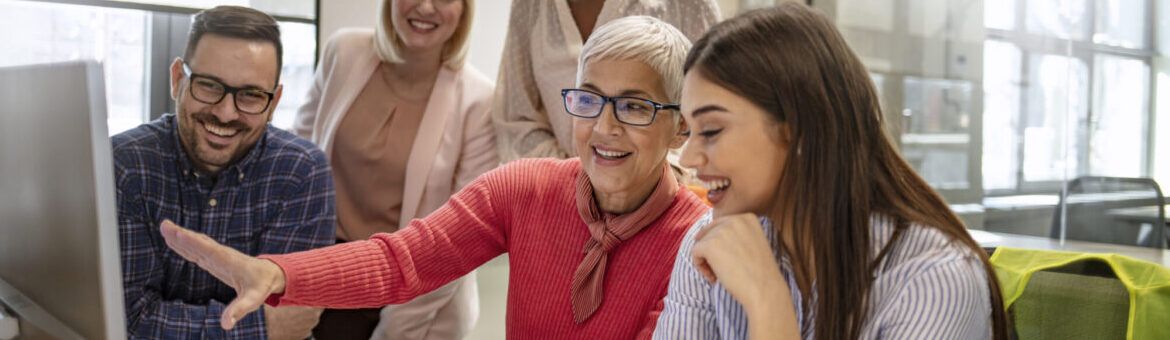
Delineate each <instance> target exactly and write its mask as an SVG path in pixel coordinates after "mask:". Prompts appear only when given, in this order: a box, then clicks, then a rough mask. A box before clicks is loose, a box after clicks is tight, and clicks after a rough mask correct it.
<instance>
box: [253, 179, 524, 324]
mask: <svg viewBox="0 0 1170 340" xmlns="http://www.w3.org/2000/svg"><path fill="white" fill-rule="evenodd" d="M505 172H507V171H506V169H498V170H495V171H492V172H489V173H487V174H485V175H484V176H482V177H480V178H479V179H477V180H475V181H473V182H472V183H471V184H469V185H468V186H467V187H465V188H463V190H460V191H459V192H458V193H456V194H455V195H454V196H452V198H451V199H450V200H449V201H447V203H446V204H444V205H443V206H442V207H440V208H439V209H438V210H436V211H435V212H434V213H432V214H431V215H429V216H427V217H424V218H422V219H416V220H414V221H411V223H410V225H409V226H407V227H406V228H404V229H402V230H399V231H397V232H395V233H393V234H385V233H379V234H375V235H374V236H372V237H370V239H368V240H365V241H358V242H349V243H343V244H339V245H335V246H331V247H327V248H320V249H316V250H310V251H305V252H299V253H293V254H287V255H264V256H261V258H266V259H268V260H271V261H273V262H275V263H276V264H277V265H279V266H280V267H281V269H282V270H283V271H284V274H285V291H284V293H283V294H282V295H273V296H271V297H270V298H269V300H268V303H269V304H272V305H274V306H282V305H304V306H318V307H330V308H363V307H380V306H384V305H388V304H400V303H404V302H407V301H410V300H411V299H413V298H414V297H416V296H419V295H422V294H425V293H427V292H430V291H431V290H434V289H436V288H438V287H439V286H442V285H444V284H446V283H448V282H450V281H452V280H454V279H457V278H459V277H461V276H463V275H465V274H467V273H468V272H471V271H472V270H474V269H475V268H477V267H479V266H480V265H481V264H483V263H484V262H487V261H488V260H490V259H492V258H494V257H496V256H498V255H500V254H502V253H504V252H506V251H507V249H508V241H507V239H508V228H509V226H508V214H507V207H498V206H494V205H493V202H512V203H516V202H519V201H517V200H516V198H515V197H516V195H508V194H507V192H508V191H515V190H509V189H516V185H523V182H518V181H513V183H503V182H502V181H503V180H506V179H513V178H519V177H520V176H507V174H506V173H505ZM508 184H513V185H512V186H511V187H509V186H508Z"/></svg>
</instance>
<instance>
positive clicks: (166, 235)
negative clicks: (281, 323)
mask: <svg viewBox="0 0 1170 340" xmlns="http://www.w3.org/2000/svg"><path fill="white" fill-rule="evenodd" d="M159 231H160V232H161V233H162V236H163V239H165V240H166V242H167V246H168V247H170V248H171V249H172V250H174V251H175V252H176V253H178V254H179V255H180V256H182V257H183V258H185V259H187V260H188V261H191V262H194V263H195V264H197V265H199V267H200V268H203V269H204V270H206V271H208V272H209V273H211V275H213V276H215V277H216V278H218V279H219V280H220V281H223V282H224V283H225V284H227V285H228V286H231V287H232V288H233V289H235V290H236V299H235V300H232V302H231V303H230V304H228V306H227V308H224V310H223V315H222V317H221V318H220V326H221V327H223V329H232V327H235V325H236V322H238V321H239V320H240V319H242V318H244V316H245V315H247V314H248V313H251V312H253V311H255V310H256V309H259V308H260V306H262V305H263V304H264V300H265V299H267V298H268V295H270V294H274V293H281V292H284V271H283V270H281V269H280V266H277V265H276V263H273V262H272V261H268V260H263V259H258V258H255V257H252V256H248V255H246V254H244V253H241V252H239V251H237V250H235V249H232V248H230V247H227V246H224V245H222V244H219V243H218V242H216V241H215V240H213V239H211V238H210V237H208V236H207V235H204V234H200V233H197V232H194V231H190V230H187V229H184V228H183V227H180V226H178V225H175V223H173V222H171V221H170V220H166V221H163V222H162V224H161V225H160V226H159Z"/></svg>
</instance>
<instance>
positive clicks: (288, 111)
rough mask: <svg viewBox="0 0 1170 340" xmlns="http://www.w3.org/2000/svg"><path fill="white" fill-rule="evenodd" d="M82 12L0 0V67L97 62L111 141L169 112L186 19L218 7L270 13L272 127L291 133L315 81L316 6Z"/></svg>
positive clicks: (257, 2)
mask: <svg viewBox="0 0 1170 340" xmlns="http://www.w3.org/2000/svg"><path fill="white" fill-rule="evenodd" d="M94 3H99V4H101V5H100V6H97V5H95V6H84V5H75V4H67V3H58V2H54V1H12V0H0V46H5V49H4V52H3V53H0V66H13V65H23V64H35V63H48V62H60V61H68V60H77V59H93V60H97V61H99V62H102V64H103V66H104V71H105V72H104V73H105V77H106V96H107V98H106V102H107V105H108V106H107V116H108V124H109V131H110V134H111V135H113V134H117V133H121V132H123V131H126V130H128V129H131V128H133V127H135V126H138V125H139V124H142V123H144V122H147V121H149V120H151V119H153V118H156V117H158V116H160V115H162V114H163V113H166V112H173V110H174V106H173V103H172V100H171V99H170V93H169V91H168V90H166V88H167V87H168V86H169V84H168V81H169V77H170V74H169V72H168V71H169V68H168V67H169V65H170V61H171V60H173V58H175V57H177V56H178V55H179V54H181V53H182V50H183V48H185V45H186V33H185V32H186V30H187V29H188V27H189V25H190V14H191V13H194V12H196V11H198V10H200V9H203V8H209V7H213V6H216V5H221V4H231V5H243V6H252V7H254V8H258V9H260V10H263V11H266V12H268V13H272V14H274V15H275V16H276V18H277V20H279V22H280V26H281V39H282V42H283V44H284V63H283V64H284V66H283V69H282V70H281V82H282V83H283V84H284V95H283V97H282V99H281V101H280V104H279V105H278V106H277V107H276V109H275V112H274V113H273V119H272V125H273V126H276V127H279V128H290V127H292V123H293V119H294V117H295V115H296V110H297V109H299V108H300V106H301V104H303V103H304V102H305V95H306V94H307V93H308V90H309V86H310V85H311V84H312V81H313V65H314V63H315V60H316V50H317V32H316V31H317V25H316V21H315V19H313V16H314V12H315V11H316V8H315V6H316V1H313V0H297V1H266V0H252V1H246V0H235V1H230V0H229V1H222V0H199V1H173V0H172V1H166V0H158V1H115V2H96V1H95V2H94ZM163 5H165V6H163Z"/></svg>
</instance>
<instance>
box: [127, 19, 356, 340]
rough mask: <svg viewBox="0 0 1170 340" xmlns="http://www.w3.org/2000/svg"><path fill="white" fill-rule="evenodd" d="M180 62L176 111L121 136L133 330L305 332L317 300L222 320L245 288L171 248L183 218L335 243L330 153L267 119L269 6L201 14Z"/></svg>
mask: <svg viewBox="0 0 1170 340" xmlns="http://www.w3.org/2000/svg"><path fill="white" fill-rule="evenodd" d="M188 39H189V41H188V44H187V48H186V51H185V52H184V54H183V57H182V58H176V59H175V61H174V62H173V63H172V64H171V69H170V71H171V84H170V85H171V86H170V89H171V97H172V98H174V99H175V103H176V107H177V111H178V113H177V114H175V115H165V116H163V117H161V118H159V119H158V120H155V121H153V122H150V123H147V124H144V125H142V126H139V127H137V128H135V129H133V130H130V131H127V132H125V133H122V134H119V135H117V136H114V137H113V138H112V143H113V148H114V159H115V161H114V166H115V176H116V181H117V188H118V192H117V194H118V202H117V204H118V224H119V229H120V241H121V250H122V273H123V274H122V280H123V285H124V288H125V306H126V322H127V333H128V334H130V336H131V338H147V339H163V338H165V339H171V338H217V339H218V338H266V337H267V338H300V339H304V338H306V337H308V336H309V335H310V331H311V329H312V328H313V326H314V325H316V323H317V317H318V316H319V315H320V310H317V309H309V308H288V307H282V308H264V309H263V310H262V311H261V312H260V313H256V314H253V315H249V316H248V317H246V318H243V319H241V320H238V321H237V322H238V323H237V324H238V325H239V326H238V327H236V328H235V329H233V330H231V331H224V330H223V329H221V328H220V327H219V325H220V320H219V319H220V315H221V314H222V311H223V308H224V307H225V305H226V303H228V302H230V301H231V300H232V299H233V298H235V296H236V292H235V291H234V290H233V289H231V288H230V287H229V286H227V285H225V284H223V283H221V282H219V281H218V280H216V279H215V278H214V277H212V276H211V275H209V274H208V273H207V272H205V271H204V270H202V269H200V268H199V267H198V266H197V265H196V264H195V263H191V262H188V261H186V260H184V259H183V258H181V257H179V256H178V254H176V253H174V252H172V251H170V250H168V249H167V246H166V244H165V243H164V241H163V239H162V238H161V236H160V234H159V228H158V227H159V224H160V223H161V222H162V221H164V220H171V221H175V222H176V223H181V224H182V225H184V226H187V227H189V228H194V229H198V230H200V231H201V232H202V233H204V234H207V235H208V236H209V237H211V238H213V239H215V240H216V241H218V242H220V243H223V244H226V245H228V246H230V247H232V248H234V249H235V250H238V251H240V252H242V253H246V254H251V255H260V254H279V253H288V252H294V251H300V250H307V249H311V248H317V247H321V246H325V245H329V244H332V243H333V230H334V206H333V195H334V193H333V182H332V177H331V175H330V173H329V166H328V163H327V161H326V159H325V156H324V154H323V153H322V152H321V151H320V150H319V149H317V148H316V147H315V146H314V145H312V144H311V143H309V142H308V141H306V140H303V139H300V138H298V137H296V136H294V135H292V134H290V133H288V132H284V131H281V130H279V129H276V128H273V127H271V126H269V125H268V122H269V121H270V120H271V119H272V112H273V109H274V108H275V107H276V105H277V103H278V102H279V101H280V96H281V90H282V87H281V85H280V68H281V55H282V50H281V42H280V30H279V27H278V26H277V23H276V21H275V20H273V18H272V17H270V16H268V15H266V14H264V13H261V12H259V11H256V10H252V9H249V8H244V7H235V6H221V7H216V8H213V9H209V10H206V11H203V12H200V13H198V14H196V15H195V16H194V18H193V22H192V24H191V31H190V35H189V37H188Z"/></svg>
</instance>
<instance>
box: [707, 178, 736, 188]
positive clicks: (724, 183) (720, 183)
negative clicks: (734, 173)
mask: <svg viewBox="0 0 1170 340" xmlns="http://www.w3.org/2000/svg"><path fill="white" fill-rule="evenodd" d="M730 185H731V180H730V179H726V178H724V179H717V180H713V181H703V187H705V188H706V189H707V190H708V191H715V190H723V189H727V187H728V186H730Z"/></svg>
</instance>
